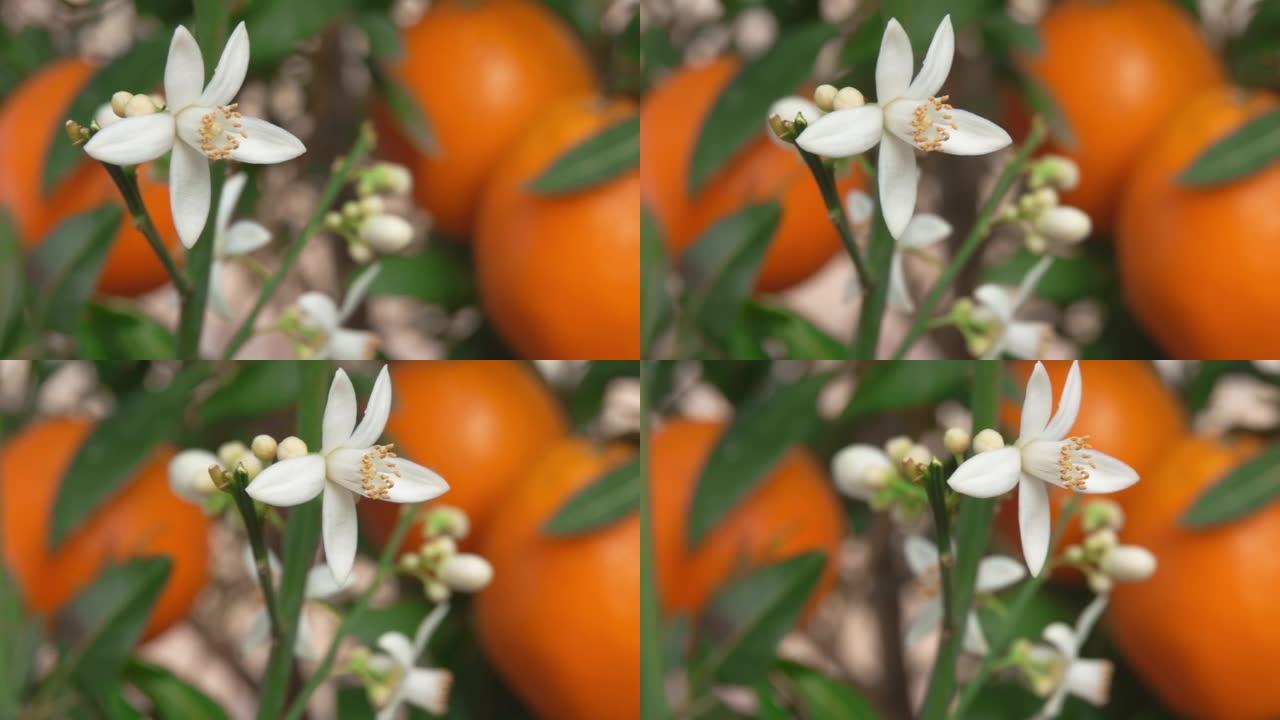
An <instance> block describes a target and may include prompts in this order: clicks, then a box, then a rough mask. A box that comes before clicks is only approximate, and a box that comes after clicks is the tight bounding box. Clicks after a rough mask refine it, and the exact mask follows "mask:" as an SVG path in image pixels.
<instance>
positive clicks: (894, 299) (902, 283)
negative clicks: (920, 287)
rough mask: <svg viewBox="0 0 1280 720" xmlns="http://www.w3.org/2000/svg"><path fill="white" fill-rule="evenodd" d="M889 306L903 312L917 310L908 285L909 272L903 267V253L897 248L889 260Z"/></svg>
mask: <svg viewBox="0 0 1280 720" xmlns="http://www.w3.org/2000/svg"><path fill="white" fill-rule="evenodd" d="M888 303H889V307H890V308H893V309H894V310H897V311H898V312H901V313H910V312H915V309H916V304H915V302H913V301H912V299H911V291H910V289H909V288H908V287H907V273H906V271H905V270H903V267H902V253H901V252H899V251H897V250H895V251H894V252H893V257H892V258H891V259H890V260H889V295H888Z"/></svg>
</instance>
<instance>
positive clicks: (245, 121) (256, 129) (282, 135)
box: [231, 117, 307, 165]
mask: <svg viewBox="0 0 1280 720" xmlns="http://www.w3.org/2000/svg"><path fill="white" fill-rule="evenodd" d="M240 123H241V125H243V128H242V129H243V130H244V137H243V138H241V139H240V146H239V147H237V148H236V149H235V150H232V151H231V157H232V158H234V159H235V160H238V161H239V162H244V163H254V164H257V165H271V164H274V163H282V162H285V161H286V160H292V159H294V158H296V157H298V156H299V155H301V154H302V153H304V152H306V151H307V146H305V145H303V144H302V141H301V140H299V139H298V138H296V137H294V136H293V133H290V132H289V131H288V130H285V129H284V128H282V127H279V126H278V125H272V124H271V123H269V122H267V121H266V120H259V119H257V118H251V117H246V118H240Z"/></svg>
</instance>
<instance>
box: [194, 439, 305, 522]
mask: <svg viewBox="0 0 1280 720" xmlns="http://www.w3.org/2000/svg"><path fill="white" fill-rule="evenodd" d="M306 454H307V444H306V443H304V442H303V441H302V440H301V439H299V438H296V437H293V436H289V437H286V438H284V439H283V440H279V441H277V440H276V439H275V438H274V437H272V436H270V435H257V436H255V437H254V438H253V440H251V441H250V443H249V444H248V445H245V444H244V443H243V442H240V441H239V440H232V441H230V442H225V443H223V444H222V445H220V446H219V447H218V450H217V452H216V453H213V454H212V456H211V455H210V454H209V453H207V452H205V451H203V450H186V451H183V452H182V453H179V454H178V456H177V457H176V458H175V459H174V461H173V462H172V463H170V465H169V483H170V486H171V487H172V488H173V490H174V492H176V493H177V494H178V495H180V496H182V497H185V498H188V499H190V500H192V501H196V502H202V503H204V504H205V505H206V507H207V509H210V510H221V509H222V508H224V507H226V506H227V505H226V503H225V502H223V500H225V496H223V495H221V494H220V493H219V492H218V491H220V490H226V489H227V487H228V485H229V484H230V483H231V481H232V477H233V475H234V473H236V472H237V471H242V472H243V473H244V475H245V478H247V479H248V480H249V481H250V482H252V481H253V479H254V478H256V477H257V476H258V475H259V474H260V473H261V472H262V471H263V470H264V469H265V468H266V467H267V466H268V465H271V464H272V463H275V462H279V461H281V460H290V459H292V458H298V457H302V456H303V455H306ZM210 460H212V462H210Z"/></svg>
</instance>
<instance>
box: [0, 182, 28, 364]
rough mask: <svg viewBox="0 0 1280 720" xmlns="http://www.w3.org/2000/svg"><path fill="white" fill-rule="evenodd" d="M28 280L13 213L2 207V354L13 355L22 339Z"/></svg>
mask: <svg viewBox="0 0 1280 720" xmlns="http://www.w3.org/2000/svg"><path fill="white" fill-rule="evenodd" d="M25 297H26V280H25V274H24V273H23V269H22V244H21V243H20V242H19V241H18V228H17V226H16V225H14V223H13V218H12V216H10V215H9V213H8V211H7V210H5V209H4V208H3V207H0V357H10V355H11V351H12V350H14V349H15V348H17V346H18V343H19V342H20V341H21V340H22V306H23V300H24V299H25Z"/></svg>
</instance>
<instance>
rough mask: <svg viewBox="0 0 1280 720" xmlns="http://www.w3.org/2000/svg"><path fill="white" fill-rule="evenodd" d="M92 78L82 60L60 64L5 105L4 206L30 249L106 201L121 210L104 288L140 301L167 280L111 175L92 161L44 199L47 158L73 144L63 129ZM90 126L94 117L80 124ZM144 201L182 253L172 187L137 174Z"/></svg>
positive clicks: (1, 121)
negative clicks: (57, 145)
mask: <svg viewBox="0 0 1280 720" xmlns="http://www.w3.org/2000/svg"><path fill="white" fill-rule="evenodd" d="M92 73H93V68H91V67H90V66H89V65H88V64H87V63H85V62H84V61H83V60H78V59H65V60H59V61H57V62H54V63H52V64H50V65H48V66H47V67H45V68H43V69H42V70H40V71H39V72H37V73H36V74H34V75H32V76H31V77H30V78H27V80H26V81H24V82H23V84H22V85H21V86H20V87H19V88H18V89H17V90H15V91H14V92H13V94H12V95H10V96H9V98H8V99H7V100H6V101H5V103H4V105H3V106H2V107H0V143H3V145H4V149H5V151H4V152H3V153H0V206H4V207H5V209H7V210H8V211H9V213H10V214H11V215H12V216H13V219H14V222H15V223H16V224H17V226H18V233H19V235H20V236H21V238H22V245H23V247H25V248H28V249H30V248H33V247H35V246H36V245H38V244H40V241H42V240H44V238H45V235H46V234H48V232H49V231H51V230H53V228H54V227H56V226H57V225H58V223H60V222H62V221H63V220H66V219H67V218H69V217H71V216H72V215H75V214H77V213H81V212H84V211H85V210H88V209H89V208H93V207H97V206H99V205H102V204H103V203H106V202H113V203H115V204H116V205H119V206H120V209H121V211H123V212H124V216H123V217H122V218H121V220H120V230H119V232H118V233H117V234H116V238H115V240H114V241H113V244H112V246H111V251H110V252H109V253H108V254H107V260H106V264H105V265H104V266H103V270H102V277H101V279H100V280H99V282H98V290H100V291H101V292H104V293H107V294H111V295H125V296H134V295H140V294H142V293H144V292H147V291H150V290H154V289H156V288H158V287H160V286H161V285H163V284H165V283H166V282H168V281H169V276H168V275H167V274H166V273H165V270H164V265H162V264H161V263H160V260H159V259H158V258H156V256H155V253H154V252H153V251H152V250H151V246H150V245H148V244H147V240H146V238H145V237H143V236H142V233H140V232H138V230H136V229H135V228H134V227H133V223H132V220H131V218H130V217H129V213H128V211H127V210H126V209H125V207H124V200H123V199H121V197H120V193H119V191H118V190H116V186H115V184H114V183H113V182H111V177H110V176H108V175H107V173H106V171H105V170H103V168H102V167H101V166H100V165H99V164H98V163H97V162H95V161H94V160H92V159H90V158H89V157H88V156H86V157H85V159H84V161H83V162H81V163H80V164H79V165H77V166H76V168H75V170H74V171H73V172H72V173H71V174H70V175H69V176H68V177H67V178H66V179H65V180H63V181H62V182H61V183H60V184H59V185H58V186H57V187H55V188H54V189H53V191H52V192H51V193H50V194H49V196H48V197H42V196H41V193H40V183H41V178H42V176H43V174H44V165H45V157H46V156H47V155H48V153H49V148H50V147H51V146H52V143H55V142H70V141H69V140H67V137H66V135H65V133H63V131H62V122H63V121H64V120H66V119H67V118H66V116H65V113H66V111H67V108H68V107H69V106H70V104H71V101H72V100H73V99H74V98H75V96H76V94H77V93H78V92H79V91H80V88H81V87H83V86H84V84H85V83H86V82H88V80H89V77H90V75H92ZM76 119H77V120H81V121H87V120H88V118H76ZM138 178H139V186H140V188H141V190H142V200H143V203H144V204H145V205H146V207H147V212H148V214H150V215H151V219H152V220H153V221H154V222H155V224H156V229H157V230H158V231H159V233H160V237H162V238H164V239H165V241H166V242H167V243H168V244H169V250H170V251H171V252H172V251H175V250H176V249H177V248H178V235H177V232H176V231H175V230H174V228H173V216H172V214H171V213H170V210H169V188H168V186H167V185H165V184H164V183H162V182H155V181H153V180H151V179H150V177H149V176H148V173H147V170H146V168H140V169H139V171H138Z"/></svg>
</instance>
